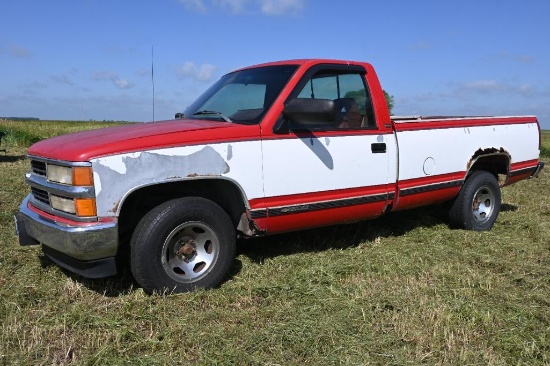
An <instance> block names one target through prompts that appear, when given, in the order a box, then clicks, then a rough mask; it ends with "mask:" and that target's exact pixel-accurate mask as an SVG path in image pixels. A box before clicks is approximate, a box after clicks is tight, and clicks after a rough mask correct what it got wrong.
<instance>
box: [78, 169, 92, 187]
mask: <svg viewBox="0 0 550 366" xmlns="http://www.w3.org/2000/svg"><path fill="white" fill-rule="evenodd" d="M73 185H75V186H93V185H94V177H93V174H92V167H89V166H75V167H73Z"/></svg>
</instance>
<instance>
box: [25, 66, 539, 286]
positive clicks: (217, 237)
mask: <svg viewBox="0 0 550 366" xmlns="http://www.w3.org/2000/svg"><path fill="white" fill-rule="evenodd" d="M540 147H541V145H540V127H539V124H538V121H537V119H536V117H534V116H520V117H517V116H516V117H513V116H510V117H414V116H411V117H392V116H390V113H389V110H388V108H387V103H386V100H385V98H384V92H383V90H382V87H381V86H380V83H379V81H378V77H377V75H376V73H375V71H374V69H373V67H372V66H371V65H370V64H368V63H364V62H350V61H338V60H320V59H308V60H291V61H281V62H272V63H266V64H261V65H256V66H251V67H246V68H243V69H240V70H237V71H234V72H231V73H229V74H227V75H225V76H223V77H222V78H221V79H220V80H219V81H217V82H216V83H215V84H214V85H212V86H211V87H210V88H209V89H207V91H206V92H204V94H202V95H201V96H200V97H199V98H198V99H197V100H196V101H195V102H194V103H193V104H191V105H190V106H189V107H188V108H187V109H186V110H185V111H184V113H178V114H177V115H176V118H175V119H174V120H170V121H161V122H152V123H140V124H131V125H127V126H119V127H113V128H106V129H100V130H95V131H85V132H78V133H73V134H68V135H62V136H58V137H54V138H50V139H46V140H43V141H40V142H38V143H36V144H34V145H32V146H31V147H30V148H29V150H28V158H29V159H30V171H29V173H27V174H26V182H27V183H28V184H29V186H30V194H29V195H28V196H27V197H26V198H25V199H24V201H23V202H22V204H21V206H20V209H19V211H18V212H16V214H15V221H16V230H17V231H18V235H19V243H20V245H33V244H41V245H42V251H43V252H44V253H45V254H46V255H47V256H48V257H49V258H51V260H52V261H53V262H55V263H57V264H58V265H59V266H61V267H63V268H66V269H68V270H70V271H72V272H74V273H77V274H80V275H82V276H85V277H88V278H99V277H106V276H111V275H114V274H116V273H117V263H118V261H117V260H116V259H117V255H119V254H120V253H121V252H129V262H130V267H131V271H132V274H133V276H134V278H135V280H136V281H137V282H138V283H139V284H140V285H141V286H142V287H143V289H144V291H145V292H147V293H153V292H165V291H168V292H184V291H191V290H193V289H196V288H211V287H215V286H217V285H219V284H220V283H221V282H222V281H223V279H224V278H225V276H226V275H227V272H228V271H229V269H230V267H231V265H232V263H233V260H234V256H235V247H236V239H237V238H247V237H254V236H261V235H271V234H277V233H283V232H290V231H294V230H301V229H306V228H315V227H320V226H326V225H335V224H345V223H353V222H357V221H359V220H365V219H372V218H376V217H379V216H380V215H383V214H386V213H389V212H393V211H400V210H406V209H410V208H413V207H418V206H423V205H433V204H439V203H443V202H448V203H449V207H450V212H449V220H450V225H451V226H452V227H456V228H461V229H467V230H489V229H490V228H491V227H492V226H493V224H494V223H495V220H496V219H497V216H498V214H499V209H500V206H501V192H500V189H501V187H503V186H506V185H509V184H512V183H515V182H518V181H521V180H523V179H527V178H530V177H534V176H537V174H538V173H539V171H540V170H541V168H542V167H543V165H544V164H543V163H541V162H540V161H539V153H540Z"/></svg>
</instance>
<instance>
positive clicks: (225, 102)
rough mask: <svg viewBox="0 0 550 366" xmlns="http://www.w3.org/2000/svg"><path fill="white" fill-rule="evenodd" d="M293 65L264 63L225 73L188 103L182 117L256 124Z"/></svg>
mask: <svg viewBox="0 0 550 366" xmlns="http://www.w3.org/2000/svg"><path fill="white" fill-rule="evenodd" d="M296 68H297V66H296V65H283V66H265V67H257V68H253V69H247V70H242V71H236V72H232V73H230V74H227V75H225V76H223V77H222V78H221V79H220V80H218V81H217V82H216V83H215V84H214V85H212V86H211V87H210V88H208V90H207V91H206V92H204V94H202V95H201V96H200V97H199V99H197V100H196V101H195V102H194V103H193V104H191V105H190V106H189V107H188V108H187V109H186V110H185V113H184V116H185V118H187V119H208V120H215V121H226V122H236V123H244V124H255V123H259V122H260V121H261V119H262V117H263V116H264V114H265V113H266V112H267V111H268V110H269V108H270V107H271V104H273V101H274V100H275V98H276V97H277V96H278V95H279V93H280V92H281V90H282V89H283V87H284V86H285V85H286V83H287V82H288V80H289V79H290V77H291V76H292V74H294V71H296Z"/></svg>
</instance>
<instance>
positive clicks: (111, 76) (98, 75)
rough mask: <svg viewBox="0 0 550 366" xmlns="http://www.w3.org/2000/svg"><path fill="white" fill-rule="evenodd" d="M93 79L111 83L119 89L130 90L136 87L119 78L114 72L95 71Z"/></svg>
mask: <svg viewBox="0 0 550 366" xmlns="http://www.w3.org/2000/svg"><path fill="white" fill-rule="evenodd" d="M92 77H93V79H94V80H96V81H103V80H107V81H110V82H112V83H113V84H114V85H115V86H116V87H117V88H119V89H129V88H131V87H133V86H134V84H133V83H132V82H130V81H128V80H126V79H124V78H121V77H120V76H118V74H117V73H115V72H113V71H95V72H94V73H93V75H92Z"/></svg>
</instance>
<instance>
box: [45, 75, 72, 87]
mask: <svg viewBox="0 0 550 366" xmlns="http://www.w3.org/2000/svg"><path fill="white" fill-rule="evenodd" d="M50 79H52V80H53V81H55V82H56V83H59V84H65V85H74V83H73V81H72V80H71V79H70V78H69V77H68V76H67V75H63V74H62V75H51V76H50Z"/></svg>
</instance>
